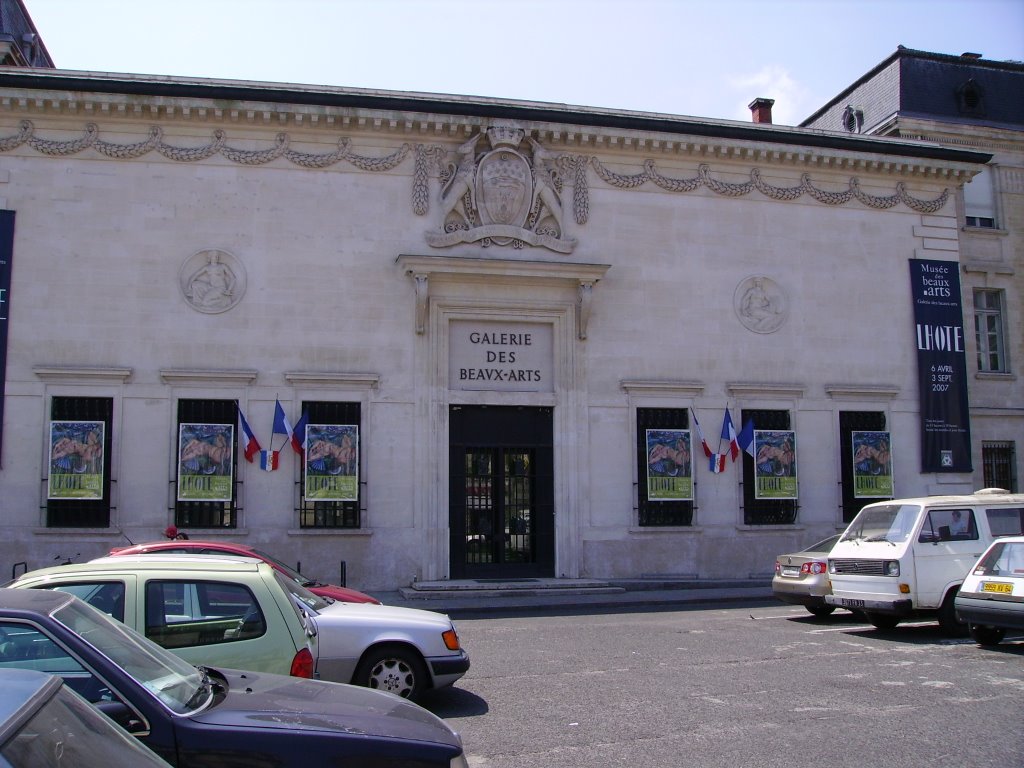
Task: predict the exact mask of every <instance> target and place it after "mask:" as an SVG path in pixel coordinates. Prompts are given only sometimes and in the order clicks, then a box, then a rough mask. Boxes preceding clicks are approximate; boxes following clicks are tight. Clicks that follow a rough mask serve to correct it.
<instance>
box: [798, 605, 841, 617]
mask: <svg viewBox="0 0 1024 768" xmlns="http://www.w3.org/2000/svg"><path fill="white" fill-rule="evenodd" d="M805 607H806V608H807V610H808V611H810V612H811V613H812V614H814V615H815V616H817V617H818V618H819V619H823V618H825V617H826V616H830V615H831V614H832V611H834V610H835V609H836V607H835V606H834V605H808V606H805Z"/></svg>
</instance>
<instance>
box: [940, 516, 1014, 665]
mask: <svg viewBox="0 0 1024 768" xmlns="http://www.w3.org/2000/svg"><path fill="white" fill-rule="evenodd" d="M956 613H957V616H958V617H959V618H960V620H961V621H965V622H967V625H968V628H969V629H970V632H971V637H973V638H974V640H975V642H977V643H978V644H979V645H998V644H999V643H1000V642H1001V641H1002V639H1003V638H1004V637H1005V636H1006V630H1007V629H1021V630H1024V536H1008V537H1006V538H1001V539H996V540H995V541H994V542H992V544H991V545H989V548H988V549H986V550H985V552H984V553H983V554H982V556H981V557H980V558H979V560H978V562H977V563H975V565H974V567H973V568H972V569H971V570H970V572H968V574H967V576H966V578H964V583H963V584H962V585H961V587H960V591H959V592H958V593H957V596H956Z"/></svg>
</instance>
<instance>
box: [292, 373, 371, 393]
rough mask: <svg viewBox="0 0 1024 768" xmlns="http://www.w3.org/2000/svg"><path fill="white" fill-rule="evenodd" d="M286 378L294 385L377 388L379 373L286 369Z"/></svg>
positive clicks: (333, 387) (332, 387) (359, 388)
mask: <svg viewBox="0 0 1024 768" xmlns="http://www.w3.org/2000/svg"><path fill="white" fill-rule="evenodd" d="M284 379H285V381H287V382H288V383H289V384H291V385H292V386H293V387H330V388H331V389H358V390H369V389H376V388H377V386H378V385H379V384H380V374H377V373H340V372H330V371H324V372H321V371H286V372H285V373H284Z"/></svg>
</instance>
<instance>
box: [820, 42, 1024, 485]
mask: <svg viewBox="0 0 1024 768" xmlns="http://www.w3.org/2000/svg"><path fill="white" fill-rule="evenodd" d="M1022 93H1024V62H1019V61H993V60H989V59H985V58H983V57H982V56H981V55H980V54H976V53H964V54H962V55H960V56H949V55H944V54H938V53H930V52H927V51H917V50H913V49H909V48H903V47H900V48H899V49H897V50H896V52H895V53H893V54H892V55H891V56H889V57H887V58H886V59H885V60H884V61H882V62H880V63H879V64H878V65H877V66H875V67H874V68H873V69H871V70H870V71H869V72H867V73H866V74H865V75H864V76H863V77H861V78H859V79H858V80H857V82H855V83H852V84H851V85H850V86H849V87H848V88H846V89H844V90H843V91H842V92H841V93H840V94H838V95H837V96H836V97H835V98H834V99H832V100H831V101H829V103H828V104H826V105H824V106H823V107H822V108H821V109H819V110H818V111H817V112H815V114H814V115H812V116H811V117H809V118H808V119H807V120H805V121H804V122H803V123H802V125H803V126H805V127H809V128H816V129H824V130H832V131H840V132H844V133H847V134H848V135H876V136H889V137H894V138H904V139H905V138H910V139H919V140H924V141H929V142H932V143H936V144H941V145H944V146H950V147H964V148H969V149H973V150H977V151H981V152H988V153H991V155H992V159H991V160H990V161H989V163H988V165H987V167H986V168H985V170H984V171H983V172H982V173H981V174H979V175H978V176H976V177H975V178H974V179H973V180H972V181H971V182H970V183H969V184H967V185H965V186H964V187H963V188H961V189H959V190H957V194H956V225H957V230H958V233H959V238H958V239H959V247H960V277H961V282H962V294H963V302H964V313H965V315H966V317H967V319H968V326H969V327H970V329H971V331H972V332H971V333H969V334H968V335H967V345H968V351H967V356H968V359H969V362H970V364H969V372H970V376H969V380H968V384H969V390H970V410H971V437H972V451H971V452H972V455H973V456H974V457H975V463H974V464H975V465H974V485H975V487H979V488H980V487H985V486H988V487H1001V488H1006V489H1008V490H1014V491H1018V490H1020V486H1019V478H1020V477H1022V476H1024V451H1022V450H1021V448H1022V446H1024V379H1021V377H1020V375H1019V368H1020V365H1021V361H1022V360H1024V333H1022V329H1024V99H1021V94H1022ZM972 319H973V324H972V323H971V322H970V320H972Z"/></svg>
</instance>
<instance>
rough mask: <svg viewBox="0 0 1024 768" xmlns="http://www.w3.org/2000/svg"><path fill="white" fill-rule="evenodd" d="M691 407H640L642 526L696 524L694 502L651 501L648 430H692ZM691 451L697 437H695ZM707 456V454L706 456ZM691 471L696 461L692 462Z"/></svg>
mask: <svg viewBox="0 0 1024 768" xmlns="http://www.w3.org/2000/svg"><path fill="white" fill-rule="evenodd" d="M689 427H690V412H689V409H687V408H637V409H636V443H637V444H636V451H637V478H638V479H639V482H638V483H637V510H638V521H639V524H640V525H641V526H652V527H654V526H668V525H693V501H678V500H674V501H669V500H663V501H661V500H652V499H648V498H647V481H646V478H647V430H648V429H689ZM690 446H691V448H692V447H693V437H692V436H691V442H690ZM702 455H703V454H702ZM690 464H691V472H692V465H693V462H692V460H691V462H690Z"/></svg>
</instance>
